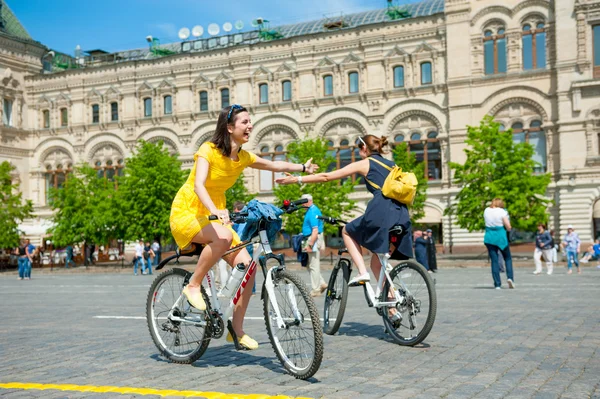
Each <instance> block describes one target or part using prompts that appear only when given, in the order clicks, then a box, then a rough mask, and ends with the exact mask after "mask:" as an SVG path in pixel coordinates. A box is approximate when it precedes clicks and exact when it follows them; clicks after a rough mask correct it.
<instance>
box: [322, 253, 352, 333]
mask: <svg viewBox="0 0 600 399" xmlns="http://www.w3.org/2000/svg"><path fill="white" fill-rule="evenodd" d="M349 280H350V262H349V261H348V260H347V259H343V258H342V259H340V260H339V262H338V263H337V265H336V267H335V268H334V269H333V270H332V272H331V276H329V283H328V284H327V292H326V294H325V309H324V312H323V332H324V333H325V334H327V335H334V334H335V333H336V332H337V331H338V330H339V328H340V325H341V324H342V320H343V318H344V312H345V311H346V302H347V301H348V281H349ZM331 316H334V317H333V318H332V317H331Z"/></svg>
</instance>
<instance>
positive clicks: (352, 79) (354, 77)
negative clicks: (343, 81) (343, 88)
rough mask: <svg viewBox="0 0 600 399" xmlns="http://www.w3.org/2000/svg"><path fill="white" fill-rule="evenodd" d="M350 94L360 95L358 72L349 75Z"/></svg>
mask: <svg viewBox="0 0 600 399" xmlns="http://www.w3.org/2000/svg"><path fill="white" fill-rule="evenodd" d="M348 93H351V94H352V93H358V72H350V73H349V74H348Z"/></svg>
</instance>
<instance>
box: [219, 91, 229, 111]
mask: <svg viewBox="0 0 600 399" xmlns="http://www.w3.org/2000/svg"><path fill="white" fill-rule="evenodd" d="M226 107H229V89H221V108H226Z"/></svg>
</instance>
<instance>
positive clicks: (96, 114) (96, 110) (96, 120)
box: [92, 103, 100, 125]
mask: <svg viewBox="0 0 600 399" xmlns="http://www.w3.org/2000/svg"><path fill="white" fill-rule="evenodd" d="M98 124H100V104H97V103H96V104H92V125H98Z"/></svg>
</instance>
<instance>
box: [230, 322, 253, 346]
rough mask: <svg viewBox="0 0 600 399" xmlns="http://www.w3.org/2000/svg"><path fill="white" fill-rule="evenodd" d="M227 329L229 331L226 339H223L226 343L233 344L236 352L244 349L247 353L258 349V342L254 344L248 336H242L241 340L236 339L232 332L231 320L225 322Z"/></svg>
mask: <svg viewBox="0 0 600 399" xmlns="http://www.w3.org/2000/svg"><path fill="white" fill-rule="evenodd" d="M227 329H228V330H229V333H228V334H227V338H225V340H226V341H227V342H233V344H234V345H235V349H237V350H243V349H246V350H249V351H252V350H254V349H258V342H256V341H255V340H253V339H252V338H250V336H248V334H244V336H243V337H242V338H238V337H237V335H236V334H235V331H233V326H232V325H231V320H227Z"/></svg>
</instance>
